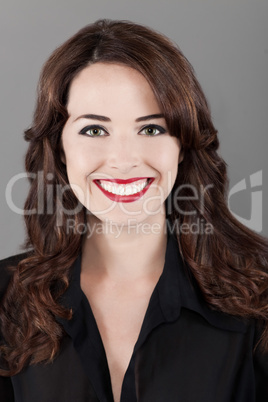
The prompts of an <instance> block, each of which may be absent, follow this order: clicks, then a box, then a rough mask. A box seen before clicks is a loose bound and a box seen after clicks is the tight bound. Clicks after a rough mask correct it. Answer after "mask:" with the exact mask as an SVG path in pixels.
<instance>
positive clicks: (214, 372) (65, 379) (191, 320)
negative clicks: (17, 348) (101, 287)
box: [0, 235, 268, 402]
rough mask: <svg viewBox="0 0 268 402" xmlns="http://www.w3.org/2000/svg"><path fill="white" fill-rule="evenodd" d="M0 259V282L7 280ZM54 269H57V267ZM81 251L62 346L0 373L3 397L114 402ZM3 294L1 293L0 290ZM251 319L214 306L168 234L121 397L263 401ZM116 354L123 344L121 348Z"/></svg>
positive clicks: (264, 382)
mask: <svg viewBox="0 0 268 402" xmlns="http://www.w3.org/2000/svg"><path fill="white" fill-rule="evenodd" d="M14 258H15V259H16V258H17V259H18V256H17V257H10V258H9V259H5V260H2V261H1V266H0V269H1V271H0V272H1V277H2V284H1V287H2V288H5V286H6V283H7V282H8V279H7V278H8V277H7V274H5V272H6V270H5V267H6V266H7V265H11V264H12V262H14ZM55 269H56V268H55ZM80 270H81V256H79V257H78V258H77V260H76V261H75V263H74V265H73V270H72V279H71V282H70V286H69V288H68V290H67V291H66V293H65V295H64V298H63V300H62V303H64V304H65V305H66V306H69V307H72V308H73V312H74V314H73V318H72V319H71V320H70V321H64V320H59V322H60V323H61V324H62V326H63V327H64V329H65V332H66V335H65V337H64V339H63V342H62V345H61V350H60V353H59V355H58V356H57V358H55V360H54V361H53V363H50V364H46V365H45V364H37V365H34V366H29V367H27V368H25V369H24V370H23V371H22V372H20V373H19V374H17V375H15V376H13V377H11V378H9V377H0V400H1V402H9V401H16V402H99V401H101V402H112V401H113V394H112V387H111V380H110V374H109V368H108V363H107V359H106V354H105V350H104V347H103V343H102V340H101V336H100V333H99V330H98V327H97V324H96V321H95V318H94V315H93V313H92V310H91V308H90V305H89V303H88V300H87V298H86V297H85V295H84V293H83V292H82V290H81V287H80ZM2 293H3V291H2ZM257 337H258V335H257V333H256V330H255V325H254V322H252V321H250V322H245V321H242V320H240V319H237V318H234V317H231V316H228V315H225V314H223V313H221V312H216V311H213V310H211V309H210V308H209V307H208V306H207V305H206V303H205V302H204V301H203V299H202V297H201V295H200V293H199V291H198V289H197V287H196V285H195V283H194V281H193V279H192V278H191V275H190V273H189V272H188V270H187V268H186V266H185V265H184V264H183V262H182V259H181V256H180V254H179V250H178V245H177V241H176V239H175V237H174V236H173V235H169V237H168V243H167V249H166V257H165V265H164V270H163V273H162V275H161V277H160V279H159V281H158V283H157V285H156V287H155V289H154V291H153V293H152V295H151V298H150V302H149V305H148V308H147V311H146V315H145V318H144V321H143V324H142V328H141V331H140V334H139V337H138V339H137V342H136V344H135V347H134V350H133V354H132V357H131V360H130V362H129V366H128V368H127V371H126V373H125V376H124V380H123V385H122V392H121V402H136V401H139V402H256V401H257V402H267V401H268V357H267V356H264V355H262V354H261V353H260V352H259V351H258V349H257V351H256V352H255V354H253V349H254V345H255V343H256V342H257ZM118 353H120V349H119V350H118Z"/></svg>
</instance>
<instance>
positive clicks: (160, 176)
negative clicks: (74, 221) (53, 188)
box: [62, 63, 180, 225]
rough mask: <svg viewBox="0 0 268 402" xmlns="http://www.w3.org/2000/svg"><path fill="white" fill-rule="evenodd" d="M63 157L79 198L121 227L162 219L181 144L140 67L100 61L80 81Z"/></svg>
mask: <svg viewBox="0 0 268 402" xmlns="http://www.w3.org/2000/svg"><path fill="white" fill-rule="evenodd" d="M67 109H68V113H69V119H68V121H67V122H66V124H65V126H64V128H63V132H62V146H63V151H64V155H63V157H62V158H63V162H64V163H65V164H66V168H67V174H68V179H69V182H70V185H71V187H72V189H73V191H74V193H75V194H76V196H77V198H78V199H79V201H80V202H81V203H82V204H83V205H84V206H85V207H86V208H87V209H88V210H89V211H90V212H91V213H92V214H93V215H95V216H96V217H97V218H99V219H100V220H102V221H104V220H105V221H107V220H109V221H111V222H116V223H120V224H133V225H134V224H137V223H140V222H142V221H144V220H148V219H150V220H152V221H155V220H157V217H158V218H159V216H160V215H163V214H164V215H165V204H164V202H165V200H166V198H167V196H168V195H169V193H170V191H171V189H172V187H173V185H174V182H175V178H176V175H177V169H178V163H179V159H180V144H179V141H178V139H177V138H175V137H171V136H170V135H169V133H168V129H167V125H166V122H165V119H164V118H163V116H162V114H161V110H160V108H159V105H158V103H157V99H156V98H155V96H154V93H153V91H152V89H151V87H150V85H149V84H148V82H147V81H146V79H145V78H144V77H143V75H141V74H140V73H139V72H138V71H136V70H134V69H132V68H130V67H127V66H123V65H117V64H104V63H96V64H93V65H90V66H88V67H86V68H85V69H83V70H82V71H81V72H80V73H79V74H78V75H77V76H76V78H75V79H74V80H73V82H72V83H71V86H70V91H69V100H68V105H67Z"/></svg>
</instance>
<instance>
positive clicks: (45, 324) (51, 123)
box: [0, 20, 268, 375]
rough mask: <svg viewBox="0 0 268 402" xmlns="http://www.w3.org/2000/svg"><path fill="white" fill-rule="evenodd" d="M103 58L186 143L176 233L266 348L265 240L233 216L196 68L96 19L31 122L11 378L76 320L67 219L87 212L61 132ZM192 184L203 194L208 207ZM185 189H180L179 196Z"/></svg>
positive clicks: (81, 218)
mask: <svg viewBox="0 0 268 402" xmlns="http://www.w3.org/2000/svg"><path fill="white" fill-rule="evenodd" d="M97 62H104V63H121V64H124V65H127V66H129V67H132V68H134V69H136V70H137V71H139V72H140V73H141V74H143V76H144V77H145V78H146V79H147V80H148V82H149V83H150V85H151V88H152V90H153V91H154V94H155V96H156V99H157V100H158V102H159V105H160V108H161V110H162V112H163V114H164V117H165V119H166V122H167V126H168V128H169V132H170V133H171V135H173V136H176V137H178V138H179V140H180V142H181V146H182V150H183V153H184V159H183V161H182V162H181V163H180V166H179V169H178V176H177V179H176V183H175V186H174V188H173V190H172V193H171V194H170V196H169V199H171V209H170V211H167V213H169V214H170V219H171V222H173V223H176V222H178V223H179V225H175V226H174V227H175V228H176V230H177V238H178V243H179V247H180V250H181V253H182V256H183V258H184V260H185V261H186V263H187V265H188V267H189V269H190V270H191V272H192V274H193V276H194V277H195V279H196V281H197V283H198V285H199V288H200V290H201V292H202V294H203V297H204V299H205V300H206V301H207V302H208V303H209V305H210V306H211V307H212V308H214V309H217V310H220V311H222V312H225V313H227V314H231V315H235V316H240V317H244V318H245V319H257V320H258V322H261V323H262V327H263V324H264V328H265V329H264V331H263V332H262V345H263V348H264V349H265V350H268V329H267V319H268V306H267V289H268V273H267V261H268V243H267V241H266V240H265V239H264V238H262V237H261V236H259V235H257V234H256V233H254V232H252V231H251V230H249V229H248V228H246V227H245V226H243V225H242V224H240V223H239V222H238V221H237V220H236V219H235V218H234V217H233V216H232V215H231V213H230V212H229V209H228V207H227V202H226V200H227V189H228V181H227V174H226V164H225V162H224V161H223V160H222V158H221V157H220V156H219V154H218V153H217V149H218V146H219V142H218V137H217V130H216V129H215V127H214V126H213V123H212V120H211V115H210V111H209V107H208V103H207V101H206V98H205V96H204V93H203V91H202V89H201V88H200V85H199V83H198V81H197V79H196V78H195V75H194V72H193V69H192V66H191V65H190V63H189V62H188V60H187V59H186V58H185V57H184V55H183V54H182V53H181V51H180V50H179V49H178V47H177V46H176V45H175V44H174V43H172V42H171V41H170V40H169V39H168V38H166V37H165V36H163V35H162V34H159V33H157V32H155V31H153V30H151V29H149V28H147V27H145V26H141V25H138V24H134V23H131V22H129V21H110V20H99V21H97V22H95V23H93V24H91V25H88V26H86V27H85V28H83V29H81V30H80V31H79V32H78V33H77V34H75V35H74V36H73V37H71V38H70V39H69V40H67V41H66V42H65V43H64V44H63V45H61V46H60V47H59V48H58V49H56V50H55V51H54V53H53V54H52V55H51V57H50V58H49V59H48V61H47V62H46V63H45V65H44V67H43V70H42V73H41V76H40V81H39V87H38V98H37V104H36V109H35V114H34V119H33V124H32V126H31V127H30V128H29V129H27V130H26V131H25V139H26V140H27V141H29V148H28V152H27V155H26V171H27V172H28V173H29V177H30V183H31V186H30V190H29V195H28V198H27V200H26V203H25V223H26V228H27V240H26V243H25V244H26V246H27V247H31V251H30V252H29V253H28V254H27V256H26V258H24V259H23V260H21V261H20V262H19V264H18V265H17V266H16V267H14V268H13V271H12V272H13V275H12V277H11V280H10V283H9V286H8V289H7V291H6V293H5V296H4V298H3V300H2V306H1V315H0V318H1V327H2V333H3V337H4V339H5V343H4V344H3V345H2V346H1V352H2V357H3V359H4V361H5V363H6V370H5V371H4V370H1V372H0V374H2V375H14V374H16V373H18V372H19V371H20V370H22V368H23V367H24V366H26V365H27V364H34V363H38V362H48V361H51V360H52V359H53V358H54V357H55V355H56V354H57V352H58V351H59V348H60V344H61V339H62V337H63V335H64V332H63V329H62V327H61V326H60V324H59V323H58V322H57V321H56V319H55V318H56V317H63V318H65V319H70V318H71V316H72V312H71V311H70V310H68V309H66V308H64V307H63V306H62V305H61V303H60V297H61V296H62V294H63V293H64V291H65V290H66V289H67V287H68V283H69V278H70V267H71V265H72V263H73V262H74V260H75V259H76V257H77V255H78V254H79V252H80V251H81V244H82V236H81V235H80V234H79V231H78V230H77V231H76V230H73V231H72V232H71V233H68V232H67V230H66V227H67V225H66V223H67V219H68V218H70V217H72V218H73V219H74V220H75V222H76V225H79V224H83V223H85V221H86V213H87V211H86V210H85V208H84V207H83V206H81V205H79V202H78V200H77V198H76V197H75V195H74V193H73V192H72V190H71V189H70V188H69V187H68V178H67V173H66V166H65V165H64V163H63V162H62V160H61V158H60V155H61V152H62V149H61V132H62V129H63V127H64V125H65V123H66V121H67V119H68V113H67V110H66V104H67V100H68V90H69V87H70V83H71V82H72V80H73V78H74V77H75V76H76V75H77V74H78V73H79V72H80V71H81V70H82V69H83V68H84V67H86V66H88V65H90V64H92V63H97ZM40 175H41V176H40ZM40 177H41V178H42V179H43V182H44V187H43V190H42V194H41V196H42V200H43V206H42V208H43V210H42V211H43V213H40V212H39V213H29V211H34V209H36V210H37V209H38V208H39V207H40V205H39V204H38V203H39V202H40V189H39V187H38V180H40ZM184 184H186V186H184V187H183V186H182V185H184ZM188 184H191V185H192V186H194V187H195V188H196V189H200V188H205V189H206V191H204V194H203V197H204V202H203V203H202V205H200V202H199V201H197V200H195V199H194V197H193V194H192V191H191V190H190V187H189V186H187V185H188ZM178 186H181V188H183V190H182V191H183V192H182V191H181V192H180V197H179V199H178V197H175V193H176V190H177V188H178ZM202 186H203V187H202ZM56 189H61V191H56ZM182 195H184V196H185V199H183V197H182ZM186 198H187V199H186ZM49 206H50V208H51V206H53V207H55V211H53V213H46V211H47V208H48V207H49ZM179 210H180V211H184V213H182V214H180V213H179V212H178V211H179ZM42 211H41V212H42ZM59 211H60V220H61V224H59V222H58V219H59ZM193 211H194V213H192V212H193ZM187 212H188V213H187ZM200 220H202V221H203V222H205V223H206V224H211V225H212V226H213V234H211V233H206V232H203V233H184V231H181V232H180V227H183V225H184V224H186V225H188V227H190V225H192V224H194V223H198V222H200Z"/></svg>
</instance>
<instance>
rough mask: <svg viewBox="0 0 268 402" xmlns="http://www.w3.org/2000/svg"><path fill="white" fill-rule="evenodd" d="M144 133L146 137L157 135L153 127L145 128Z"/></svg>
mask: <svg viewBox="0 0 268 402" xmlns="http://www.w3.org/2000/svg"><path fill="white" fill-rule="evenodd" d="M144 132H145V134H146V135H155V134H157V132H158V130H157V129H156V128H153V127H147V128H145V129H144Z"/></svg>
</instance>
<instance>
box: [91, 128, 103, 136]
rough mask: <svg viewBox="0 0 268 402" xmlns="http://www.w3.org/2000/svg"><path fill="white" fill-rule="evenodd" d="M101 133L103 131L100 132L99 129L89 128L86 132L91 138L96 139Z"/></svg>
mask: <svg viewBox="0 0 268 402" xmlns="http://www.w3.org/2000/svg"><path fill="white" fill-rule="evenodd" d="M102 131H103V130H101V129H100V128H91V129H90V130H88V133H89V135H91V136H92V137H98V136H99V135H101V132H102Z"/></svg>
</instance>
